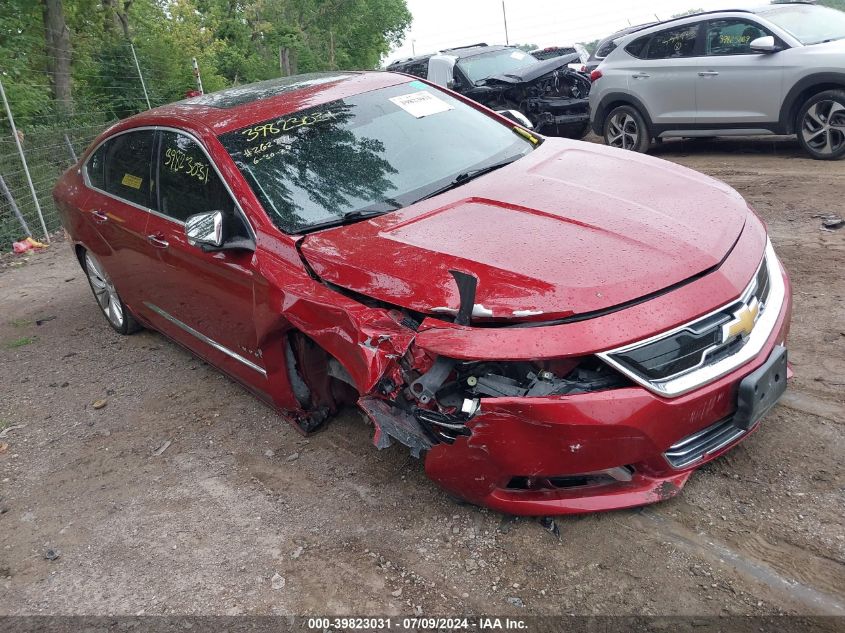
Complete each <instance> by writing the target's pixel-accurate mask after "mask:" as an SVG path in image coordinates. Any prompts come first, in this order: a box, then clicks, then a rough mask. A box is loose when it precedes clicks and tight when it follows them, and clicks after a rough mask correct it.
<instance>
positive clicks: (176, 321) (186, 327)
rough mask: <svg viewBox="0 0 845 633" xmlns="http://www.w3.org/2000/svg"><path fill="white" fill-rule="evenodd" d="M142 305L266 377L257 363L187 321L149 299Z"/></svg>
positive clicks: (264, 371)
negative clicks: (184, 321) (199, 330)
mask: <svg viewBox="0 0 845 633" xmlns="http://www.w3.org/2000/svg"><path fill="white" fill-rule="evenodd" d="M144 305H145V306H147V307H148V308H149V309H150V310H152V311H153V312H155V313H156V314H158V315H159V316H160V317H162V318H164V319H166V320H168V321H170V322H171V323H172V324H173V325H175V326H177V327H179V328H181V329H183V330H184V331H185V332H187V333H188V334H191V335H192V336H194V337H195V338H197V339H199V340H200V341H202V342H203V343H206V344H208V345H210V346H211V347H213V348H214V349H216V350H217V351H219V352H222V353H224V354H226V356H228V357H229V358H233V359H235V360H236V361H238V362H239V363H242V364H243V365H246V366H247V367H249V368H250V369H252V370H253V371H257V372H258V373H259V374H261V375H262V376H264V377H265V378H266V377H267V372H266V370H265V369H264V368H263V367H259V366H258V365H256V364H255V363H253V362H252V361H250V360H248V359H246V358H244V357H243V356H241V355H240V354H238V353H237V352H233V351H232V350H230V349H229V348H228V347H225V346H224V345H221V344H220V343H218V342H217V341H215V340H214V339H211V338H209V337H207V336H206V335H205V334H203V333H202V332H198V331H197V330H195V329H194V328H192V327H191V326H190V325H188V324H187V323H183V322H182V321H180V320H179V319H177V318H176V317H175V316H173V315H172V314H169V313H167V312H165V311H164V310H162V309H161V308H159V307H158V306H157V305H155V304H152V303H150V302H149V301H144Z"/></svg>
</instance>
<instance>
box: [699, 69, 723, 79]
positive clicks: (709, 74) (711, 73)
mask: <svg viewBox="0 0 845 633" xmlns="http://www.w3.org/2000/svg"><path fill="white" fill-rule="evenodd" d="M698 76H699V77H718V76H719V73H717V72H716V71H715V70H705V71H702V72H700V73H698Z"/></svg>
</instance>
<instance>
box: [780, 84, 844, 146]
mask: <svg viewBox="0 0 845 633" xmlns="http://www.w3.org/2000/svg"><path fill="white" fill-rule="evenodd" d="M826 90H845V84H841V83H833V82H825V83H818V84H813V85H812V86H809V87H807V88H805V89H804V90H802V91H801V92H800V93H798V95H797V96H796V97H795V99H793V101H792V105H791V106H790V108H789V114H788V116H787V119H786V125H787V132H788V133H789V134H794V133H795V131H796V130H797V129H798V111H799V110H800V109H801V107H802V106H803V105H804V103H805V102H806V101H807V99H809V98H811V97H813V96H815V95H817V94H819V93H820V92H825V91H826Z"/></svg>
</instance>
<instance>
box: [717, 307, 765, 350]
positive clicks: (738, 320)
mask: <svg viewBox="0 0 845 633" xmlns="http://www.w3.org/2000/svg"><path fill="white" fill-rule="evenodd" d="M759 316H760V302H759V301H757V299H756V298H753V299H751V302H750V303H748V304H746V305H743V306H742V307H741V308H740V309H739V310H737V311H736V312H734V313H733V318H732V319H731V320H730V321H729V322H728V323H726V324H725V325H723V326H722V341H724V342H727V341H729V340H731V339H732V338H734V337H735V336H740V335H741V336H742V338H746V337H748V336H750V335H751V330H753V329H754V324H755V323H756V322H757V317H759Z"/></svg>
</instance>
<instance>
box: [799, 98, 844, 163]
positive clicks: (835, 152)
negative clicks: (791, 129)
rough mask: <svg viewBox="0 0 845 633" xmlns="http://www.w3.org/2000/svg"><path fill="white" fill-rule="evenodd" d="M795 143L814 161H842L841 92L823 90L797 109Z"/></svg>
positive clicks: (842, 113)
mask: <svg viewBox="0 0 845 633" xmlns="http://www.w3.org/2000/svg"><path fill="white" fill-rule="evenodd" d="M796 129H797V131H798V142H799V143H800V144H801V147H803V148H804V151H805V152H807V153H808V154H809V155H810V156H812V157H813V158H815V159H816V160H839V159H841V158H843V157H845V90H825V91H824V92H820V93H819V94H817V95H813V96H812V97H810V98H809V99H807V102H806V103H805V104H804V105H803V106H802V107H801V110H800V111H799V112H798V119H797V121H796Z"/></svg>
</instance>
